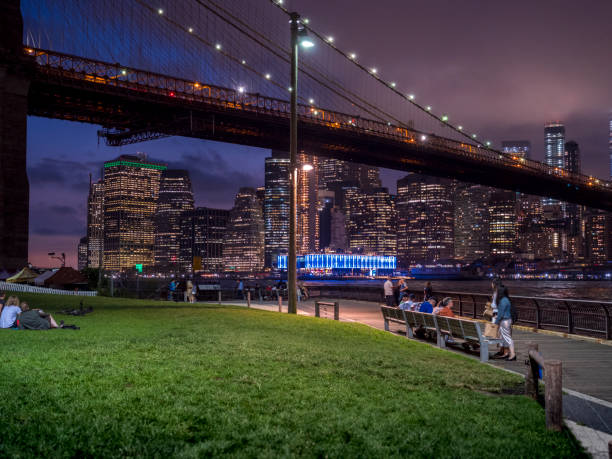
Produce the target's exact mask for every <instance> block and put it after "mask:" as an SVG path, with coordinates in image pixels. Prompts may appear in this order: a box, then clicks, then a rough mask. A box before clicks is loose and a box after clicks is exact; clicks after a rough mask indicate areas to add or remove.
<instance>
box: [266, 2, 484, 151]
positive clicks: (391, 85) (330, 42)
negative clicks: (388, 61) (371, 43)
mask: <svg viewBox="0 0 612 459" xmlns="http://www.w3.org/2000/svg"><path fill="white" fill-rule="evenodd" d="M269 1H270V3H272V4H273V5H274V6H276V7H277V8H279V9H280V10H281V11H283V12H284V13H285V14H287V15H289V14H290V11H289V10H288V9H287V8H286V7H285V6H284V5H283V3H284V1H283V0H269ZM301 22H302V24H303V26H304V28H305V29H307V30H308V32H310V33H312V34H313V35H314V36H316V37H317V38H318V39H319V40H321V41H322V42H323V43H325V44H326V45H327V46H329V47H330V48H332V49H333V50H334V51H336V52H337V53H339V54H340V55H342V56H344V57H345V58H346V59H347V60H349V61H350V62H351V63H353V64H354V65H356V66H357V67H358V68H359V69H361V70H362V71H364V72H366V73H367V74H369V75H370V76H371V77H372V78H374V79H376V80H377V81H378V82H379V83H381V84H382V85H384V86H386V87H387V88H388V89H390V90H391V91H393V92H394V93H396V94H397V95H399V96H400V97H402V98H403V99H405V100H407V101H408V102H409V103H411V104H412V105H414V106H415V107H417V108H418V109H420V110H421V111H424V112H425V113H427V114H428V115H429V116H431V117H432V118H434V119H435V120H436V121H439V122H440V123H442V124H444V125H445V126H447V127H448V128H450V129H452V130H453V131H455V132H457V133H459V134H460V135H462V136H464V137H466V138H468V139H470V140H476V139H477V138H478V135H477V134H471V135H470V134H468V133H466V132H465V130H464V127H463V126H462V125H453V124H451V123H450V120H449V116H448V115H446V114H443V115H439V116H438V115H436V114H434V113H433V112H432V107H431V106H430V105H425V106H423V105H421V104H419V103H418V102H416V101H415V99H416V96H415V95H414V94H413V93H408V94H405V93H402V92H401V91H399V90H398V89H397V83H395V82H394V81H386V80H384V79H382V78H381V77H380V75H379V71H378V69H377V68H376V67H370V68H368V67H366V66H365V65H363V64H361V63H360V62H358V60H357V54H356V53H355V52H346V51H344V50H342V49H340V48H339V47H338V46H336V44H335V38H334V37H333V36H332V35H327V36H325V35H323V34H320V33H319V32H317V31H316V30H315V29H313V28H312V26H311V25H310V20H309V19H308V18H302V19H301ZM484 144H485V145H486V146H487V148H489V147H491V141H489V140H486V141H485V142H484ZM479 146H480V145H479Z"/></svg>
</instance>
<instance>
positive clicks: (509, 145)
mask: <svg viewBox="0 0 612 459" xmlns="http://www.w3.org/2000/svg"><path fill="white" fill-rule="evenodd" d="M502 151H503V152H504V153H507V154H509V155H513V156H516V157H518V158H525V159H529V158H530V157H531V142H529V141H528V140H504V141H502Z"/></svg>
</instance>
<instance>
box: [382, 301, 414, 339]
mask: <svg viewBox="0 0 612 459" xmlns="http://www.w3.org/2000/svg"><path fill="white" fill-rule="evenodd" d="M380 311H381V312H382V315H383V320H384V321H385V331H389V322H394V323H398V324H401V325H406V318H405V317H404V311H402V310H401V309H398V308H394V307H390V306H383V305H381V306H380ZM411 333H412V331H411Z"/></svg>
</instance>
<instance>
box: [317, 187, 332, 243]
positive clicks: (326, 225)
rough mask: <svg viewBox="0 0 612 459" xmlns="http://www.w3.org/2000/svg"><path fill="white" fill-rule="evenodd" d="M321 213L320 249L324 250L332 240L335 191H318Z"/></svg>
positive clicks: (319, 210)
mask: <svg viewBox="0 0 612 459" xmlns="http://www.w3.org/2000/svg"><path fill="white" fill-rule="evenodd" d="M317 201H318V209H317V210H318V213H319V249H321V250H324V249H326V248H328V247H329V245H330V242H331V228H332V226H331V225H332V209H333V208H334V204H335V193H334V192H333V191H328V190H319V191H318V192H317Z"/></svg>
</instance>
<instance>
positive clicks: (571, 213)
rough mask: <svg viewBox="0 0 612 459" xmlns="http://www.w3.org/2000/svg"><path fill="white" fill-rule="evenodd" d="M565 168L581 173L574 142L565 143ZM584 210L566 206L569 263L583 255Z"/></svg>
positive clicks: (578, 153) (576, 147)
mask: <svg viewBox="0 0 612 459" xmlns="http://www.w3.org/2000/svg"><path fill="white" fill-rule="evenodd" d="M563 168H564V169H565V170H566V171H568V172H572V173H575V174H579V173H580V172H581V165H580V147H579V146H578V144H577V143H576V142H574V141H573V140H571V141H569V142H565V151H564V153H563ZM581 221H582V208H581V206H579V205H578V204H574V203H566V204H565V225H566V226H565V233H566V235H565V237H566V238H567V256H568V258H569V261H575V260H578V259H581V258H582V257H583V255H584V253H583V246H584V243H583V242H584V241H583V237H582V236H583V235H582V229H581Z"/></svg>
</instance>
